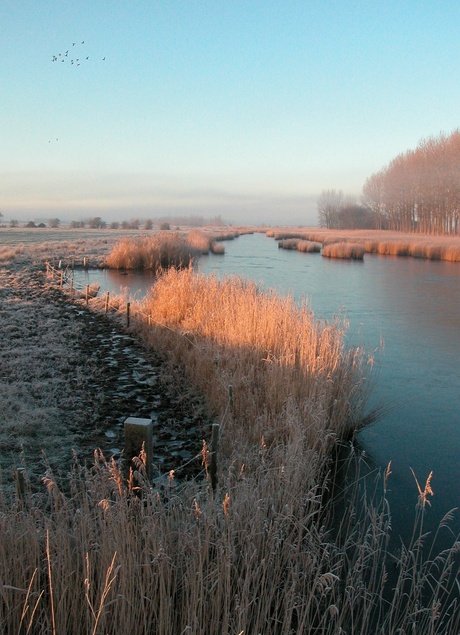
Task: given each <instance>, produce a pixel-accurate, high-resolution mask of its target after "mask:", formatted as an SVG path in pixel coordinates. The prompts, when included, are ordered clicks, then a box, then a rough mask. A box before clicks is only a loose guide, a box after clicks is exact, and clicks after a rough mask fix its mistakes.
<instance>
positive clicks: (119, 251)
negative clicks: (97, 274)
mask: <svg viewBox="0 0 460 635" xmlns="http://www.w3.org/2000/svg"><path fill="white" fill-rule="evenodd" d="M198 253H199V250H198V249H197V247H196V246H195V245H191V244H190V243H189V242H188V241H187V240H185V239H184V238H183V237H182V236H180V235H179V234H177V233H174V232H161V233H159V234H154V235H153V236H138V237H135V238H123V239H122V240H120V241H119V242H118V243H117V244H116V245H115V246H114V247H113V249H112V251H111V252H110V254H109V255H108V256H107V258H106V260H105V265H106V266H107V267H110V268H114V269H140V270H151V271H158V270H160V269H167V268H168V267H187V266H188V265H189V264H190V263H191V262H192V260H193V258H195V257H196V256H198Z"/></svg>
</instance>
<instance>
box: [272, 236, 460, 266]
mask: <svg viewBox="0 0 460 635" xmlns="http://www.w3.org/2000/svg"><path fill="white" fill-rule="evenodd" d="M276 235H277V234H276V232H275V236H276ZM303 238H305V239H308V240H311V241H316V242H320V243H323V244H328V243H333V242H351V243H359V244H361V245H363V246H364V249H365V251H366V252H367V253H377V254H382V255H391V256H412V257H415V258H426V259H432V260H447V261H450V262H460V238H459V237H458V236H454V237H452V236H434V235H431V234H414V233H411V234H408V233H403V232H396V231H382V230H372V231H371V230H363V229H361V230H332V229H331V230H327V229H319V230H305V232H304V233H303Z"/></svg>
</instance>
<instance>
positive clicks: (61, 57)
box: [51, 40, 105, 66]
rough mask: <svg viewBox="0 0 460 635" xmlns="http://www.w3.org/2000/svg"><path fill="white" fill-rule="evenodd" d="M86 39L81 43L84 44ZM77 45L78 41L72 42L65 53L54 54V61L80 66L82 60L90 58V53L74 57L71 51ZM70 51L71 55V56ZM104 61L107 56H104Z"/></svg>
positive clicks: (52, 59)
mask: <svg viewBox="0 0 460 635" xmlns="http://www.w3.org/2000/svg"><path fill="white" fill-rule="evenodd" d="M84 43H85V40H82V42H81V44H84ZM74 46H77V42H72V46H71V48H69V49H68V50H67V51H66V52H65V53H58V54H57V55H53V56H52V58H51V61H52V62H66V61H67V62H70V65H71V66H80V64H81V63H82V62H86V61H88V60H89V55H88V56H86V57H73V56H72V53H71V51H72V50H73V47H74ZM69 53H70V57H69ZM102 61H103V62H105V57H103V58H102Z"/></svg>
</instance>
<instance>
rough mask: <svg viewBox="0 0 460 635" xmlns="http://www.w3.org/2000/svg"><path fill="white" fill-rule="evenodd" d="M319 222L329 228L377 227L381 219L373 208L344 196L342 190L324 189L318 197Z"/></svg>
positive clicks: (321, 225)
mask: <svg viewBox="0 0 460 635" xmlns="http://www.w3.org/2000/svg"><path fill="white" fill-rule="evenodd" d="M318 222H319V225H320V227H326V228H327V229H375V228H376V227H377V225H378V222H379V221H378V218H377V217H376V215H375V212H374V211H373V210H372V209H371V208H369V207H366V206H365V205H360V204H358V203H356V202H355V201H354V200H353V199H352V198H350V197H346V196H344V194H343V192H342V190H323V191H322V193H321V196H320V197H319V199H318Z"/></svg>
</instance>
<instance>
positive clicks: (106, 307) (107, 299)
mask: <svg viewBox="0 0 460 635" xmlns="http://www.w3.org/2000/svg"><path fill="white" fill-rule="evenodd" d="M105 312H106V313H108V312H109V292H108V291H107V295H106V296H105Z"/></svg>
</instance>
